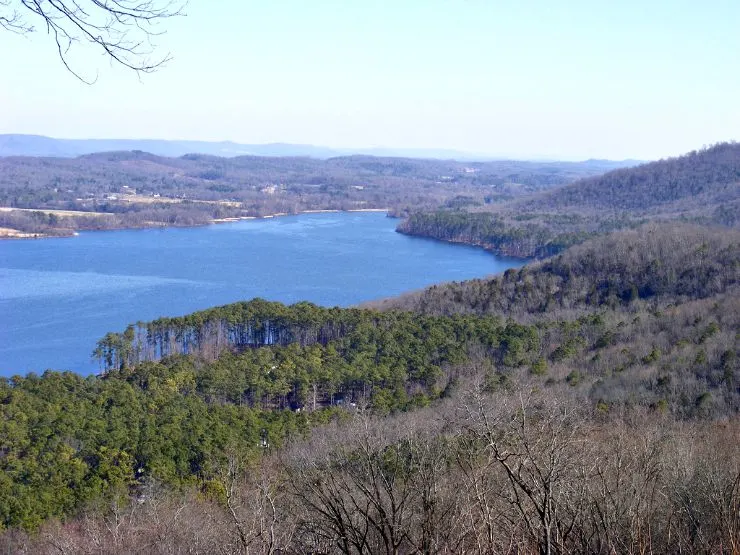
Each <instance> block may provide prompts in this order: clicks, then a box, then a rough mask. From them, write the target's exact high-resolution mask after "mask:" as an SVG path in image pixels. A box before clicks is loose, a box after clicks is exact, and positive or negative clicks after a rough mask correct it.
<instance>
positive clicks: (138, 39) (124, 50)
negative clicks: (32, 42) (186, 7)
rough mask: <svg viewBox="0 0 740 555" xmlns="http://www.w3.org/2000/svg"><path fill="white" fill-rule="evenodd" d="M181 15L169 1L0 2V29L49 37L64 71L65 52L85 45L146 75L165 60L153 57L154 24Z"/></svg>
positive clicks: (67, 64) (156, 32) (66, 63)
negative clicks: (82, 44)
mask: <svg viewBox="0 0 740 555" xmlns="http://www.w3.org/2000/svg"><path fill="white" fill-rule="evenodd" d="M181 14H182V4H180V3H176V2H173V1H171V0H163V1H159V0H0V27H2V28H3V29H5V30H6V31H11V32H14V33H19V34H28V33H33V32H35V31H37V30H39V29H41V30H45V31H46V33H47V34H49V35H51V37H52V38H53V39H54V43H55V44H56V48H57V52H58V54H59V58H60V59H61V61H62V63H63V64H64V66H65V67H66V68H67V69H68V70H69V71H70V72H71V73H73V74H74V75H75V76H76V77H78V78H79V79H81V80H82V81H85V82H91V81H90V80H88V79H85V78H84V77H83V76H82V75H81V74H80V73H78V72H77V71H76V70H75V69H73V68H72V67H71V64H70V61H69V53H70V49H71V48H72V46H73V45H74V44H81V43H88V44H91V45H93V46H94V47H95V48H97V49H98V51H101V52H102V53H103V54H105V55H106V56H107V57H109V58H110V59H111V60H112V61H114V62H116V63H118V64H120V65H122V66H124V67H127V68H130V69H133V70H134V71H136V72H144V73H149V72H152V71H154V70H156V69H157V68H158V67H160V66H161V65H162V64H164V63H165V62H167V61H168V60H169V59H170V55H169V54H164V55H161V56H160V55H156V54H155V45H154V43H153V42H152V39H153V37H155V36H158V35H160V34H162V31H161V30H159V29H158V27H157V24H158V23H159V22H160V21H161V20H163V19H168V18H170V17H173V16H176V15H181Z"/></svg>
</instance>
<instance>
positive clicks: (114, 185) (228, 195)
mask: <svg viewBox="0 0 740 555" xmlns="http://www.w3.org/2000/svg"><path fill="white" fill-rule="evenodd" d="M619 166H620V163H613V162H608V161H597V160H596V161H587V162H580V163H573V162H517V161H496V162H456V161H442V160H421V159H411V158H382V157H372V156H345V157H338V158H331V159H328V160H319V159H313V158H297V157H279V158H278V157H257V156H239V157H234V158H219V157H216V156H206V155H198V154H190V155H185V156H182V157H179V158H167V157H162V156H155V155H153V154H148V153H145V152H139V151H134V152H111V153H101V154H90V155H85V156H80V157H78V158H71V159H70V158H34V157H6V158H0V207H10V208H20V209H44V210H73V211H83V212H86V213H87V214H82V215H69V214H53V215H51V217H50V215H48V214H45V213H43V212H38V211H37V212H33V211H31V212H28V211H27V212H22V211H14V212H0V227H5V228H11V229H17V230H21V231H24V232H30V233H43V234H49V235H59V234H61V235H64V234H69V233H71V231H73V230H76V229H77V230H79V229H114V228H121V227H150V226H155V225H169V226H173V225H198V224H205V223H209V222H211V221H212V220H214V219H219V218H233V217H244V216H264V215H269V214H275V213H289V214H290V213H298V212H300V211H303V210H353V209H364V208H386V209H389V210H390V211H391V213H393V214H395V215H404V214H407V213H409V212H410V211H413V210H420V209H433V208H438V207H448V208H459V207H464V206H485V205H486V204H492V203H498V202H503V201H506V200H509V199H512V198H516V197H519V196H521V195H523V194H528V193H531V192H533V191H539V190H543V189H547V188H550V187H554V186H560V185H564V184H566V183H570V182H572V181H574V180H575V179H578V178H580V177H586V176H593V175H598V174H601V173H603V172H605V171H607V170H609V169H612V168H614V167H619Z"/></svg>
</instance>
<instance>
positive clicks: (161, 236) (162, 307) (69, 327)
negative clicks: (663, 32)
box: [0, 212, 522, 376]
mask: <svg viewBox="0 0 740 555" xmlns="http://www.w3.org/2000/svg"><path fill="white" fill-rule="evenodd" d="M397 223H398V220H395V219H392V218H388V217H386V215H385V214H382V213H370V212H368V213H361V212H351V213H320V214H303V215H300V216H286V217H281V218H273V219H263V220H244V221H240V222H234V223H227V224H218V225H211V226H206V227H195V228H168V229H144V230H126V231H107V232H87V233H80V235H79V236H77V237H71V238H64V239H40V240H16V241H0V376H10V375H13V374H24V373H27V372H29V371H36V372H41V371H43V370H45V369H47V368H53V369H58V370H73V371H75V372H79V373H81V374H90V373H94V372H96V371H98V366H97V362H96V361H93V360H92V358H91V355H90V354H91V353H92V351H93V349H94V348H95V343H96V342H97V341H98V339H100V338H101V337H102V336H103V335H105V334H106V333H107V332H109V331H122V330H123V329H124V328H125V327H126V325H128V324H130V323H134V322H137V321H148V320H153V319H155V318H158V317H160V316H180V315H183V314H187V313H189V312H193V311H195V310H201V309H204V308H208V307H211V306H216V305H222V304H227V303H231V302H235V301H240V300H248V299H251V298H253V297H262V298H265V299H269V300H276V301H282V302H285V303H293V302H296V301H300V300H308V301H311V302H314V303H317V304H322V305H327V306H334V305H338V306H349V305H354V304H357V303H360V302H363V301H368V300H372V299H377V298H382V297H388V296H393V295H397V294H399V293H402V292H405V291H409V290H412V289H418V288H421V287H424V286H426V285H430V284H433V283H438V282H442V281H451V280H462V279H469V278H473V277H483V276H486V275H490V274H495V273H499V272H503V271H504V270H506V269H507V268H512V267H518V266H521V264H522V262H521V261H518V260H513V259H507V258H500V257H496V256H494V255H492V254H490V253H488V252H485V251H483V250H481V249H477V248H473V247H466V246H461V245H451V244H446V243H440V242H437V241H433V240H429V239H420V238H416V237H408V236H405V235H401V234H399V233H396V232H395V227H396V225H397Z"/></svg>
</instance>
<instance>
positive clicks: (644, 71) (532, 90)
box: [0, 0, 740, 159]
mask: <svg viewBox="0 0 740 555" xmlns="http://www.w3.org/2000/svg"><path fill="white" fill-rule="evenodd" d="M186 11H187V14H188V15H187V17H184V18H179V19H176V20H170V21H169V22H167V24H166V28H167V31H168V32H167V34H166V35H165V36H163V37H160V38H159V39H158V44H159V45H160V52H162V53H166V52H167V51H169V52H171V53H172V55H173V56H174V59H173V60H172V61H171V62H170V63H169V64H168V65H167V66H166V67H164V68H162V69H161V70H160V71H159V72H157V73H156V74H152V75H144V76H142V78H141V80H139V79H138V78H137V77H136V75H135V74H133V73H132V72H130V71H125V70H123V69H119V68H111V66H110V64H108V63H107V62H106V61H105V60H104V59H103V58H102V57H100V56H99V55H97V54H93V53H92V52H91V51H89V50H85V51H83V50H82V47H80V48H79V49H78V50H77V54H76V55H75V57H74V58H73V61H75V62H76V64H77V67H82V68H83V69H85V68H89V69H90V71H88V72H87V74H88V75H94V74H95V71H97V72H98V74H99V78H98V82H97V83H96V84H95V85H93V86H87V85H84V84H82V83H80V82H79V81H77V80H76V79H75V78H74V77H73V76H72V75H70V74H68V73H66V72H65V70H64V69H63V67H62V66H61V64H60V63H59V61H58V59H57V58H56V57H55V52H54V49H53V48H54V47H53V44H52V43H51V40H50V39H49V38H48V37H47V36H46V35H45V34H44V32H43V31H42V30H41V31H39V32H38V33H35V34H34V35H32V36H30V37H18V36H14V35H10V34H8V33H6V32H0V52H2V56H0V73H1V74H2V75H3V78H2V80H0V133H37V134H44V135H50V136H55V137H69V138H86V137H98V138H103V137H105V138H165V139H198V140H226V139H228V140H233V141H238V142H246V143H265V142H278V141H279V142H298V143H312V144H317V145H325V146H333V147H359V146H363V147H364V146H386V147H418V148H453V149H460V150H465V151H471V152H476V153H486V154H490V155H503V156H511V157H518V158H532V157H548V158H561V159H585V158H590V157H599V158H612V159H617V158H641V159H654V158H659V157H664V156H671V155H676V154H680V153H683V152H685V151H688V150H692V149H694V148H699V147H701V146H702V145H706V144H711V143H715V142H718V141H723V140H732V139H740V1H738V0H702V1H701V2H700V1H697V0H620V1H618V2H616V1H598V0H589V1H581V0H559V1H557V0H519V1H510V0H395V1H373V0H365V1H359V0H357V1H356V0H332V1H328V0H313V1H307V0H259V1H254V0H218V1H217V2H216V1H205V0H190V3H189V5H188V6H187V10H186Z"/></svg>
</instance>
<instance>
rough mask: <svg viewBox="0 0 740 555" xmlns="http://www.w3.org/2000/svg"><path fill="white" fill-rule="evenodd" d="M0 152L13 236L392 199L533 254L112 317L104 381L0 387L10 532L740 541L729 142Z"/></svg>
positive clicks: (189, 540)
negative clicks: (428, 274)
mask: <svg viewBox="0 0 740 555" xmlns="http://www.w3.org/2000/svg"><path fill="white" fill-rule="evenodd" d="M0 169H1V170H2V171H0V175H1V176H2V183H0V204H2V205H3V206H10V207H13V208H16V207H18V208H24V209H28V210H31V211H30V212H27V211H19V210H14V211H3V212H0V227H3V228H8V229H13V230H16V231H17V232H18V233H31V234H34V233H40V234H45V235H53V234H62V233H67V232H69V231H74V230H82V229H108V228H117V227H137V226H139V225H141V226H145V225H151V224H152V222H160V223H161V224H162V225H197V224H203V223H208V222H211V221H213V220H214V219H228V218H239V217H260V216H266V215H271V214H275V213H298V212H300V211H305V210H308V211H310V210H350V209H352V210H354V209H360V208H361V209H373V208H377V209H380V208H383V209H389V213H390V214H392V215H394V216H398V217H400V218H402V220H401V222H400V224H399V228H398V230H399V231H400V232H402V233H405V234H409V235H416V236H423V237H430V238H434V239H438V240H442V241H448V242H455V243H462V244H470V245H477V246H480V247H483V248H485V249H488V250H490V251H492V252H494V253H496V254H503V255H510V256H516V257H521V258H526V259H528V263H527V264H525V265H524V266H523V267H521V268H518V269H514V268H512V269H510V270H507V271H506V272H505V273H503V274H501V275H497V276H492V277H483V276H482V277H481V278H480V279H474V280H467V281H458V282H451V283H444V284H438V285H435V286H432V287H429V288H426V289H423V290H420V291H414V292H409V293H407V294H404V295H402V296H399V297H393V298H387V299H384V300H380V301H375V302H371V303H367V304H365V305H362V306H359V307H352V308H338V307H334V308H330V307H322V306H317V305H315V304H311V303H308V302H298V303H295V304H291V305H285V304H281V303H277V302H271V301H269V300H264V299H251V300H248V299H245V300H244V301H243V302H238V303H234V304H229V305H225V306H219V307H214V308H211V309H208V310H204V311H199V312H195V313H193V314H189V315H186V316H182V317H174V318H165V317H163V318H159V319H155V320H152V321H149V322H138V323H132V324H131V325H130V326H128V327H127V328H125V329H119V330H111V331H110V333H108V334H106V335H105V336H104V337H101V338H100V340H99V342H98V344H97V346H96V349H95V353H94V355H95V356H96V357H97V358H98V359H99V361H100V363H101V365H102V367H103V369H104V370H103V372H102V373H101V374H100V375H98V376H91V377H82V376H79V375H77V374H75V373H72V372H55V371H47V372H45V373H43V374H42V375H36V374H29V375H27V376H15V377H12V378H7V379H3V380H2V381H0V470H2V472H0V549H3V550H5V551H8V552H13V553H55V552H56V553H58V552H60V551H61V552H75V553H98V552H121V551H127V552H142V553H143V552H147V553H149V552H151V553H173V552H181V551H184V550H186V548H187V549H189V550H190V552H199V553H210V552H223V553H247V552H249V553H277V552H281V553H309V552H312V553H334V552H343V553H393V554H398V553H481V554H483V553H514V552H521V553H529V552H540V553H605V554H606V553H617V552H619V553H638V552H655V553H679V552H687V553H688V552H691V553H736V552H738V550H740V511H738V507H740V442H739V441H738V438H739V437H740V418H739V415H740V359H739V358H738V350H740V344H739V341H740V333H739V330H740V326H739V323H740V322H738V318H739V317H740V316H739V315H740V290H739V289H738V288H740V230H738V227H739V226H740V218H738V214H739V213H740V145H738V144H734V143H723V144H718V145H715V146H712V147H709V148H705V149H703V150H700V151H695V152H691V153H688V154H686V155H684V156H681V157H678V158H672V159H666V160H660V161H656V162H650V163H647V164H642V165H638V166H635V167H630V168H619V169H611V168H609V170H610V171H604V170H606V169H607V168H604V167H603V166H599V167H598V168H594V165H593V164H587V163H584V164H580V165H579V164H572V163H571V164H563V163H551V164H548V163H519V162H486V163H475V162H464V163H457V162H447V161H445V162H442V161H429V160H413V159H393V158H377V159H376V158H372V157H346V158H332V159H329V160H323V161H315V160H311V159H304V158H291V159H266V158H255V157H238V158H234V159H228V160H227V159H218V158H214V157H206V156H201V155H197V156H196V155H186V156H183V157H181V158H162V157H157V156H153V155H149V154H146V153H142V152H120V153H105V154H94V155H86V156H81V157H78V158H72V159H53V158H44V159H37V158H24V157H12V158H0ZM257 176H259V177H257ZM268 180H269V181H268ZM268 183H269V184H268ZM124 188H126V189H125V190H127V191H128V192H127V193H125V194H131V190H132V189H136V195H137V196H139V195H145V196H147V199H149V198H151V199H152V200H151V201H149V200H147V202H141V203H125V200H122V199H121V198H119V195H122V194H124V193H123V192H122V191H124ZM155 195H160V196H159V197H156V196H155ZM111 196H116V198H115V199H113V198H107V197H111ZM162 198H167V199H170V201H161V200H154V199H162ZM175 199H178V200H175ZM224 202H227V203H234V204H222V203H224ZM50 210H74V211H83V212H86V211H90V212H106V213H110V216H107V215H106V216H98V215H95V216H91V217H87V216H82V217H80V216H78V215H67V214H55V213H53V212H48V211H50ZM106 218H108V219H106Z"/></svg>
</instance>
